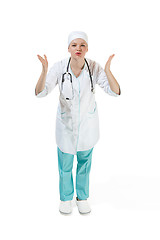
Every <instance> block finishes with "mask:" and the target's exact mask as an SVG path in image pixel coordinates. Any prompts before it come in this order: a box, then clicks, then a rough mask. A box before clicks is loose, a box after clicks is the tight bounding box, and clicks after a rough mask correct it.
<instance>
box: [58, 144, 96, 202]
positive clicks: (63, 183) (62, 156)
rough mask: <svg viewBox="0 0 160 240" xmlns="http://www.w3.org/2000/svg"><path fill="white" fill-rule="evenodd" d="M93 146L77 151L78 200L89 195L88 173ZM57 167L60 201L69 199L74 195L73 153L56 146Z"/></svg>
mask: <svg viewBox="0 0 160 240" xmlns="http://www.w3.org/2000/svg"><path fill="white" fill-rule="evenodd" d="M92 151H93V148H92V149H90V150H87V151H78V152H77V171H76V193H77V197H78V199H80V200H85V199H87V198H88V197H89V173H90V169H91V160H92ZM57 154H58V169H59V193H60V200H61V201H69V200H72V199H73V196H74V184H73V175H72V168H73V160H74V155H72V154H69V153H64V152H62V151H61V150H60V149H59V148H58V147H57Z"/></svg>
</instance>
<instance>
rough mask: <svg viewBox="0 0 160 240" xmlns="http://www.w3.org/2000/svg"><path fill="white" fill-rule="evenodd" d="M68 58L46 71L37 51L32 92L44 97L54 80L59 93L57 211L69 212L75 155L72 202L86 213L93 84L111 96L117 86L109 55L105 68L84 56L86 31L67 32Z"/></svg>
mask: <svg viewBox="0 0 160 240" xmlns="http://www.w3.org/2000/svg"><path fill="white" fill-rule="evenodd" d="M68 52H69V53H70V55H71V56H70V57H69V58H65V59H63V60H61V61H59V62H56V63H54V65H53V66H52V67H51V69H50V71H49V72H48V74H47V71H48V61H47V57H46V55H44V59H43V58H42V57H41V56H40V55H37V56H38V58H39V60H40V61H41V63H42V73H41V75H40V78H39V80H38V82H37V85H36V89H35V94H36V96H37V97H44V96H46V95H47V94H48V93H50V92H51V91H52V90H53V89H54V87H55V86H56V85H57V84H58V86H59V91H60V96H59V104H58V109H57V118H56V143H57V154H58V167H59V191H60V200H61V201H60V207H59V210H60V212H61V213H71V212H72V204H71V201H72V199H73V195H74V185H73V177H72V167H73V159H74V155H77V172H76V192H77V197H76V204H77V206H78V210H79V212H80V213H89V212H90V211H91V208H90V206H89V203H88V201H87V198H88V197H89V173H90V169H91V159H92V152H93V147H94V146H95V144H96V143H97V141H98V139H99V120H98V109H97V104H96V101H95V86H96V84H99V86H100V87H101V88H102V89H103V90H104V91H105V92H106V93H108V94H110V95H111V96H118V95H120V87H119V84H118V82H117V81H116V79H115V78H114V76H113V75H112V73H111V71H110V64H111V60H112V58H113V56H114V55H112V56H110V57H109V59H108V61H107V63H106V65H105V69H104V70H103V68H102V67H101V66H100V65H99V64H98V63H96V62H95V61H93V60H91V59H88V58H85V54H86V53H87V52H88V37H87V34H86V33H84V32H80V31H74V32H71V33H70V34H69V36H68Z"/></svg>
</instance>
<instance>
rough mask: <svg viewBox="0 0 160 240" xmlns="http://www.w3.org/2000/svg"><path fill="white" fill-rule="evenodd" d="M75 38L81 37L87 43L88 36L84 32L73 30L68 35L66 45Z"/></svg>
mask: <svg viewBox="0 0 160 240" xmlns="http://www.w3.org/2000/svg"><path fill="white" fill-rule="evenodd" d="M76 38H82V39H83V40H85V41H86V43H87V44H88V36H87V34H86V33H85V32H80V31H73V32H71V33H70V34H69V36H68V47H69V45H70V43H71V42H72V41H73V40H74V39H76Z"/></svg>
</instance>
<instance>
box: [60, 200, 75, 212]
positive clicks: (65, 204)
mask: <svg viewBox="0 0 160 240" xmlns="http://www.w3.org/2000/svg"><path fill="white" fill-rule="evenodd" d="M59 211H60V212H61V213H64V214H69V213H71V212H72V201H61V202H60V205H59Z"/></svg>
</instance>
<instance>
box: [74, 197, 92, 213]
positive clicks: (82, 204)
mask: <svg viewBox="0 0 160 240" xmlns="http://www.w3.org/2000/svg"><path fill="white" fill-rule="evenodd" d="M76 204H77V206H78V211H79V212H80V213H82V214H85V213H90V212H91V208H90V206H89V203H88V202H87V200H79V201H78V200H77V198H76Z"/></svg>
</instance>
